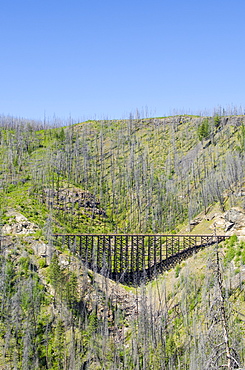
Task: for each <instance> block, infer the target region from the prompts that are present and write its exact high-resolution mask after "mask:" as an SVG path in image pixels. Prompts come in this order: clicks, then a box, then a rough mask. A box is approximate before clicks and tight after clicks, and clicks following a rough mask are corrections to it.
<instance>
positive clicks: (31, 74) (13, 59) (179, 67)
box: [0, 0, 245, 119]
mask: <svg viewBox="0 0 245 370" xmlns="http://www.w3.org/2000/svg"><path fill="white" fill-rule="evenodd" d="M0 5H1V7H0V41H1V42H0V46H1V58H0V114H6V115H7V114H10V115H13V116H20V117H26V118H36V119H40V118H41V119H42V118H43V116H44V114H45V115H46V116H47V117H52V116H53V115H54V114H55V115H56V116H58V117H63V118H65V117H68V116H71V117H74V118H75V119H76V118H85V119H89V118H98V119H100V118H107V117H108V118H121V117H126V116H127V115H128V114H129V113H130V112H131V111H135V109H136V108H138V109H139V111H141V110H142V108H144V107H147V109H148V111H149V114H150V115H154V116H162V115H165V114H169V113H170V114H171V113H174V112H175V110H176V111H191V112H193V113H194V112H196V111H203V110H205V109H212V108H214V107H217V106H218V105H220V106H224V107H226V106H229V105H231V104H233V105H235V106H240V105H242V106H245V48H244V40H245V23H244V18H245V1H244V0H222V1H221V0H205V1H204V0H199V1H197V0H185V1H184V0H171V1H170V0H151V1H149V0H147V1H146V0H121V1H118V0H104V1H102V0H80V1H79V0H69V1H68V0H66V1H64V0H59V1H58V0H21V1H20V0H8V1H4V0H1V1H0Z"/></svg>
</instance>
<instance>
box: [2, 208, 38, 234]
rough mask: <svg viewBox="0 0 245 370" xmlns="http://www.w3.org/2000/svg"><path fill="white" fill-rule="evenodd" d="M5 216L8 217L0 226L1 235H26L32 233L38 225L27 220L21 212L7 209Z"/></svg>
mask: <svg viewBox="0 0 245 370" xmlns="http://www.w3.org/2000/svg"><path fill="white" fill-rule="evenodd" d="M6 216H7V217H9V219H8V223H7V224H5V225H3V227H2V234H3V235H9V234H11V235H26V234H33V233H35V232H36V231H37V230H38V226H37V225H35V224H34V223H32V222H30V221H28V219H27V218H26V217H25V216H23V215H22V214H21V213H18V212H16V211H9V212H7V214H6Z"/></svg>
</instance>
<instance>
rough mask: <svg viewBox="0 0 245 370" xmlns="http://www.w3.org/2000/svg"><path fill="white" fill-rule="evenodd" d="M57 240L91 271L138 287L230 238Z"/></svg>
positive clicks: (81, 236)
mask: <svg viewBox="0 0 245 370" xmlns="http://www.w3.org/2000/svg"><path fill="white" fill-rule="evenodd" d="M53 238H54V245H57V246H59V247H60V248H62V247H64V246H67V247H68V248H69V249H70V250H71V252H72V253H74V254H75V255H77V256H79V257H80V258H81V260H82V261H83V262H84V264H85V265H86V266H87V268H89V269H91V270H93V271H95V272H98V273H100V274H102V275H104V276H106V277H109V278H111V279H113V280H116V281H119V282H122V283H126V284H135V285H138V284H140V283H141V282H143V281H146V280H148V279H151V278H152V277H154V276H155V275H157V274H158V273H161V272H163V271H164V270H167V269H169V268H171V267H173V266H174V265H176V263H178V262H180V261H182V260H183V259H185V258H187V257H188V256H190V255H192V254H193V252H196V251H198V250H199V249H202V248H204V247H206V246H209V245H212V244H215V243H220V242H221V241H223V240H225V238H228V236H226V235H174V234H171V235H165V234H162V235H160V234H156V235H152V234H138V235H135V234H108V235H104V234H102V235H101V234H100V235H99V234H98V235H95V234H79V235H77V234H76V235H75V234H66V235H61V234H55V235H53Z"/></svg>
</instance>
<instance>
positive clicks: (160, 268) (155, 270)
mask: <svg viewBox="0 0 245 370" xmlns="http://www.w3.org/2000/svg"><path fill="white" fill-rule="evenodd" d="M223 240H224V239H223ZM220 241H221V240H220ZM216 243H217V241H210V242H208V243H204V244H201V245H195V246H193V247H190V248H187V249H185V250H183V251H181V252H179V253H176V254H174V255H172V256H170V257H168V258H166V259H164V260H163V261H161V262H159V263H157V264H156V265H154V266H152V267H151V268H149V269H144V270H141V271H134V272H132V271H130V272H127V271H125V272H124V273H122V274H118V273H117V274H116V273H110V272H109V271H107V273H108V274H107V273H105V274H103V273H102V274H103V275H105V276H106V275H107V276H108V277H109V278H110V279H112V280H115V281H118V282H121V283H124V284H127V285H135V286H136V285H140V284H145V283H147V282H148V281H150V280H152V279H153V278H155V277H156V276H157V275H159V274H161V273H163V272H164V271H168V270H170V269H172V268H173V267H175V266H176V265H177V264H179V263H180V262H182V261H184V260H186V259H187V258H188V257H191V256H193V255H194V254H195V253H196V252H198V251H200V250H202V249H204V248H206V247H208V246H210V245H213V244H216ZM102 272H103V271H102ZM104 272H105V271H104Z"/></svg>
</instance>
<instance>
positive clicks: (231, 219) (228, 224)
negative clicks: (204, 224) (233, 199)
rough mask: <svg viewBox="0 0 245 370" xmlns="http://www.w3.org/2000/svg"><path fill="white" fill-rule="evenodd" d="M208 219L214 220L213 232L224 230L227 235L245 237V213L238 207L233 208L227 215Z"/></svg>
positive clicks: (216, 215) (217, 215) (218, 214)
mask: <svg viewBox="0 0 245 370" xmlns="http://www.w3.org/2000/svg"><path fill="white" fill-rule="evenodd" d="M206 219H207V220H211V219H212V221H213V223H212V225H211V226H210V228H211V229H212V230H215V229H217V230H222V231H224V232H225V233H226V234H227V235H232V234H236V235H237V236H245V212H244V211H243V210H242V209H240V208H238V207H233V208H231V209H230V210H229V211H227V212H225V213H216V214H213V215H212V217H210V216H209V217H207V218H206Z"/></svg>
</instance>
